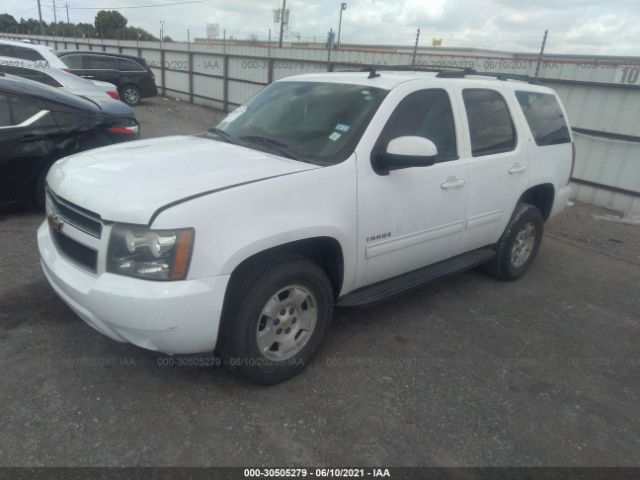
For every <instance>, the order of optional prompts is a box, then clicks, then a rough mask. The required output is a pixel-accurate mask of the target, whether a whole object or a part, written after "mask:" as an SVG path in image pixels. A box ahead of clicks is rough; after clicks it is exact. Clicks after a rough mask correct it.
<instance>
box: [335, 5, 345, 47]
mask: <svg viewBox="0 0 640 480" xmlns="http://www.w3.org/2000/svg"><path fill="white" fill-rule="evenodd" d="M346 9H347V4H346V3H345V2H342V3H341V4H340V20H339V21H338V41H337V42H336V50H337V49H338V48H340V32H341V31H342V12H344V11H345V10H346Z"/></svg>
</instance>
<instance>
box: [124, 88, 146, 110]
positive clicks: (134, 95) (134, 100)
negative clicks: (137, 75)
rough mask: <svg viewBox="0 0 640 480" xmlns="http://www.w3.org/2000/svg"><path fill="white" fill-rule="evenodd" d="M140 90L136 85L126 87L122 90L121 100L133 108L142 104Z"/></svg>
mask: <svg viewBox="0 0 640 480" xmlns="http://www.w3.org/2000/svg"><path fill="white" fill-rule="evenodd" d="M140 98H141V97H140V89H139V88H138V87H136V86H135V85H125V86H124V87H122V88H121V89H120V99H121V100H122V101H123V102H124V103H126V104H127V105H129V106H131V107H133V106H135V105H138V104H139V103H140Z"/></svg>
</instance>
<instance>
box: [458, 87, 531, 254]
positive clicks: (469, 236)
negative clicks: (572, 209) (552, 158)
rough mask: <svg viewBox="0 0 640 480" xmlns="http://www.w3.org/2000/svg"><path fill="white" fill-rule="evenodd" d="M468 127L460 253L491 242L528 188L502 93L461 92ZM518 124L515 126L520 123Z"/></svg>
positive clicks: (494, 90)
mask: <svg viewBox="0 0 640 480" xmlns="http://www.w3.org/2000/svg"><path fill="white" fill-rule="evenodd" d="M458 94H459V96H460V98H461V99H462V103H463V105H464V109H463V111H464V113H465V115H466V119H465V121H466V123H467V125H468V128H467V129H465V134H466V135H468V147H469V150H468V151H467V152H465V155H467V156H468V158H469V160H470V161H469V168H470V170H469V207H468V209H467V221H466V230H465V234H464V238H463V241H462V244H463V250H465V251H468V250H473V249H475V248H480V247H484V246H487V245H490V244H492V243H495V242H496V241H497V240H498V239H499V238H500V236H501V235H502V232H503V231H504V229H505V227H506V225H507V223H508V221H509V219H510V218H511V214H512V213H513V210H514V208H515V205H516V202H517V200H518V198H519V195H520V194H521V192H523V191H524V190H525V189H526V186H527V184H528V173H529V172H528V160H527V153H526V147H525V145H524V141H523V140H524V139H520V138H519V137H518V135H517V131H518V130H520V131H521V128H517V124H516V123H515V122H518V121H519V120H520V116H516V115H514V113H516V112H512V111H511V109H510V108H509V103H508V102H507V100H506V98H505V95H506V94H512V92H504V91H503V90H502V89H501V88H500V87H498V86H496V87H495V88H459V90H458ZM518 125H519V124H518Z"/></svg>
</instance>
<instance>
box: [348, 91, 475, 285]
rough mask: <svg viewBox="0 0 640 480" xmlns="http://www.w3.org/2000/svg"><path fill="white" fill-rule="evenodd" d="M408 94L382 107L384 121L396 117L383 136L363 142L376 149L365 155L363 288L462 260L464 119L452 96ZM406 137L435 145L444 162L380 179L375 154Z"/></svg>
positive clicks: (361, 184)
mask: <svg viewBox="0 0 640 480" xmlns="http://www.w3.org/2000/svg"><path fill="white" fill-rule="evenodd" d="M403 90H406V89H402V87H401V88H397V89H394V91H392V92H391V93H390V95H389V97H388V98H387V100H386V101H385V103H386V106H385V105H383V107H386V108H382V107H381V111H380V112H379V113H380V114H381V116H382V117H383V118H384V115H385V113H384V112H385V111H386V110H389V112H390V116H389V117H388V118H389V119H388V121H387V122H386V124H385V125H384V127H382V130H381V132H380V133H379V135H377V136H375V137H374V136H371V135H369V136H365V137H363V140H364V142H370V143H369V145H366V144H365V145H364V146H363V147H366V148H360V146H359V148H358V151H359V158H358V262H359V263H358V275H357V280H356V285H355V288H358V287H361V286H363V285H367V284H372V283H375V282H379V281H381V280H385V279H387V278H391V277H394V276H397V275H399V274H402V273H406V272H409V271H412V270H415V269H418V268H420V267H423V266H426V265H429V264H432V263H435V262H438V261H441V260H444V259H446V258H449V257H452V256H455V255H456V254H458V253H460V246H461V237H462V232H463V230H464V225H465V215H466V202H467V190H468V185H467V181H468V163H467V162H466V161H460V160H459V159H458V151H459V145H458V141H457V135H456V132H457V131H460V127H459V125H458V122H459V121H460V119H458V118H457V117H456V116H455V115H454V114H453V111H454V109H453V108H452V102H451V97H452V95H451V91H450V90H448V89H447V88H430V89H421V90H415V87H413V90H414V91H408V92H407V91H403ZM394 99H397V100H395V101H394ZM390 105H391V106H390ZM393 105H395V107H394V106H393ZM401 136H421V137H424V138H427V139H429V140H431V141H432V142H433V143H434V144H435V145H436V147H437V149H438V156H437V160H436V162H437V163H435V164H434V165H431V166H427V167H413V168H405V169H402V170H392V171H391V172H389V173H388V174H386V175H385V174H378V173H376V172H375V171H374V169H373V167H372V164H371V155H372V154H374V153H375V152H376V151H377V149H386V147H387V144H388V143H389V141H390V140H392V139H394V138H397V137H401ZM363 153H364V154H365V155H366V157H365V155H363ZM367 153H368V154H367ZM362 157H365V158H362Z"/></svg>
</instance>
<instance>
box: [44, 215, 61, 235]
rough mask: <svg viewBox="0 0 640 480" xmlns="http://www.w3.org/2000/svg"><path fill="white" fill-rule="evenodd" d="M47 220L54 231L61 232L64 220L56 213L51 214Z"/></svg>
mask: <svg viewBox="0 0 640 480" xmlns="http://www.w3.org/2000/svg"><path fill="white" fill-rule="evenodd" d="M47 221H48V222H49V227H51V230H53V231H54V232H59V231H61V230H62V221H61V220H60V219H59V218H58V216H57V215H56V214H55V213H52V214H51V215H49V217H48V218H47Z"/></svg>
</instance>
